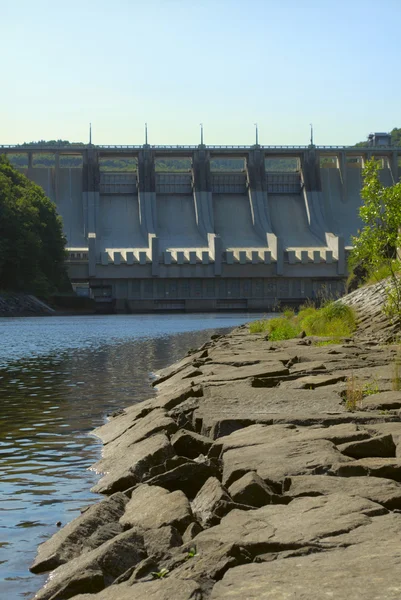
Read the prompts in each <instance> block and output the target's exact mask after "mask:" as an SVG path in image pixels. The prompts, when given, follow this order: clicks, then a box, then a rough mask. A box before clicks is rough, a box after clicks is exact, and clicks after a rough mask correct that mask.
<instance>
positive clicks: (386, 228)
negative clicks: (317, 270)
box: [349, 159, 401, 317]
mask: <svg viewBox="0 0 401 600" xmlns="http://www.w3.org/2000/svg"><path fill="white" fill-rule="evenodd" d="M363 179H364V184H363V187H362V191H361V196H362V198H363V201H364V203H363V205H362V206H361V208H360V211H359V214H360V216H361V219H362V221H363V222H364V223H365V226H364V227H363V229H362V231H360V232H359V235H358V236H356V237H354V238H353V240H352V241H353V250H352V251H351V254H350V258H349V265H350V268H351V269H355V268H356V267H357V266H358V265H361V264H362V265H363V266H364V268H365V270H366V271H367V273H368V274H369V275H368V277H370V279H372V278H373V277H375V276H377V277H378V279H377V280H378V281H379V280H380V279H382V276H383V274H385V273H389V277H390V279H389V284H388V285H387V286H386V292H387V303H386V306H385V311H386V313H387V314H388V315H389V316H391V317H394V316H396V315H399V314H400V313H401V285H400V284H399V279H398V276H397V273H398V271H399V270H400V265H399V260H398V257H397V248H398V247H399V246H400V242H401V238H400V234H399V227H400V225H401V182H399V183H396V184H394V185H392V186H390V187H384V186H383V185H382V184H381V183H380V179H379V163H378V162H377V161H375V160H374V159H372V160H370V161H368V162H367V163H366V166H365V168H364V170H363Z"/></svg>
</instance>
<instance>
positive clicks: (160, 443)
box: [92, 433, 174, 494]
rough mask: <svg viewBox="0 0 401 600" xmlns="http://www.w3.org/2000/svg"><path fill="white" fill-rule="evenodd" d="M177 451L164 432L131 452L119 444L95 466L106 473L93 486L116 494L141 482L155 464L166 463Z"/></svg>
mask: <svg viewBox="0 0 401 600" xmlns="http://www.w3.org/2000/svg"><path fill="white" fill-rule="evenodd" d="M173 454H174V450H173V448H172V446H171V444H170V441H169V439H168V437H167V436H166V435H164V434H163V433H158V434H156V435H154V436H152V437H150V438H147V439H145V440H143V441H141V442H138V443H137V444H134V445H133V446H132V447H131V449H130V451H129V452H127V450H126V448H124V447H119V448H118V449H117V450H116V451H115V452H113V453H111V454H110V455H109V456H107V457H105V458H102V459H101V460H100V461H98V462H97V463H96V464H95V465H94V469H95V470H96V471H98V472H103V473H106V474H105V475H104V476H103V477H102V478H101V479H100V481H99V482H98V483H97V484H96V485H95V486H93V488H92V491H93V492H99V493H100V494H112V493H114V492H116V491H123V490H126V489H128V488H129V487H132V486H133V485H135V484H136V483H138V482H139V481H140V479H141V477H142V475H144V473H146V472H147V471H149V469H150V468H151V467H153V466H155V465H157V464H161V463H163V462H164V461H165V460H167V459H168V458H170V457H171V456H173Z"/></svg>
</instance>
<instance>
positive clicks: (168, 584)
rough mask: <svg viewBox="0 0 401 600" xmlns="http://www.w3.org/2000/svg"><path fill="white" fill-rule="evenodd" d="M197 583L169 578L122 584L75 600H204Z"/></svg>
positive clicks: (77, 597)
mask: <svg viewBox="0 0 401 600" xmlns="http://www.w3.org/2000/svg"><path fill="white" fill-rule="evenodd" d="M202 597H203V596H202V591H201V587H200V585H199V584H198V583H197V582H196V581H189V580H185V579H174V578H172V577H167V578H163V579H160V580H159V581H150V582H146V583H141V582H138V583H136V584H135V585H127V584H123V583H121V584H120V585H115V586H111V587H109V588H107V589H106V590H104V591H103V592H100V593H99V594H80V595H79V596H75V600H202Z"/></svg>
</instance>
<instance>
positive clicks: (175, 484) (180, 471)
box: [147, 461, 218, 499]
mask: <svg viewBox="0 0 401 600" xmlns="http://www.w3.org/2000/svg"><path fill="white" fill-rule="evenodd" d="M216 474H218V469H217V467H216V465H215V464H214V463H213V462H211V461H205V462H195V461H188V462H186V463H184V464H181V465H178V466H177V467H174V468H173V469H171V470H170V471H167V472H165V473H160V475H155V476H154V477H152V478H151V479H148V480H147V483H149V485H157V486H160V487H163V488H165V489H166V490H170V491H174V490H182V491H183V492H184V494H185V495H186V496H188V498H190V499H192V498H194V497H195V496H196V494H197V493H198V492H199V490H200V488H201V487H202V486H203V484H204V483H205V481H206V480H207V479H209V477H213V476H215V475H216Z"/></svg>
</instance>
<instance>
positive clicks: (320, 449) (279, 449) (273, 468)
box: [223, 438, 353, 485]
mask: <svg viewBox="0 0 401 600" xmlns="http://www.w3.org/2000/svg"><path fill="white" fill-rule="evenodd" d="M349 462H353V461H352V459H351V458H348V457H347V456H344V455H343V454H341V452H339V451H338V450H337V448H336V447H335V446H334V445H333V444H332V443H331V442H328V441H327V440H294V439H292V438H289V439H287V440H283V441H281V442H277V443H271V444H261V445H259V446H247V447H244V448H237V449H234V450H228V451H227V452H225V453H224V455H223V485H231V484H232V483H233V482H234V481H235V480H236V479H239V478H240V477H242V476H243V475H245V473H247V472H248V471H256V472H257V474H258V475H259V476H260V477H261V478H262V479H263V480H264V481H266V482H267V483H268V482H277V483H279V482H281V481H283V480H284V479H285V478H286V477H288V476H290V475H313V474H322V473H327V472H328V471H329V470H330V468H331V467H332V465H333V464H336V465H337V464H338V465H341V463H349Z"/></svg>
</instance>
